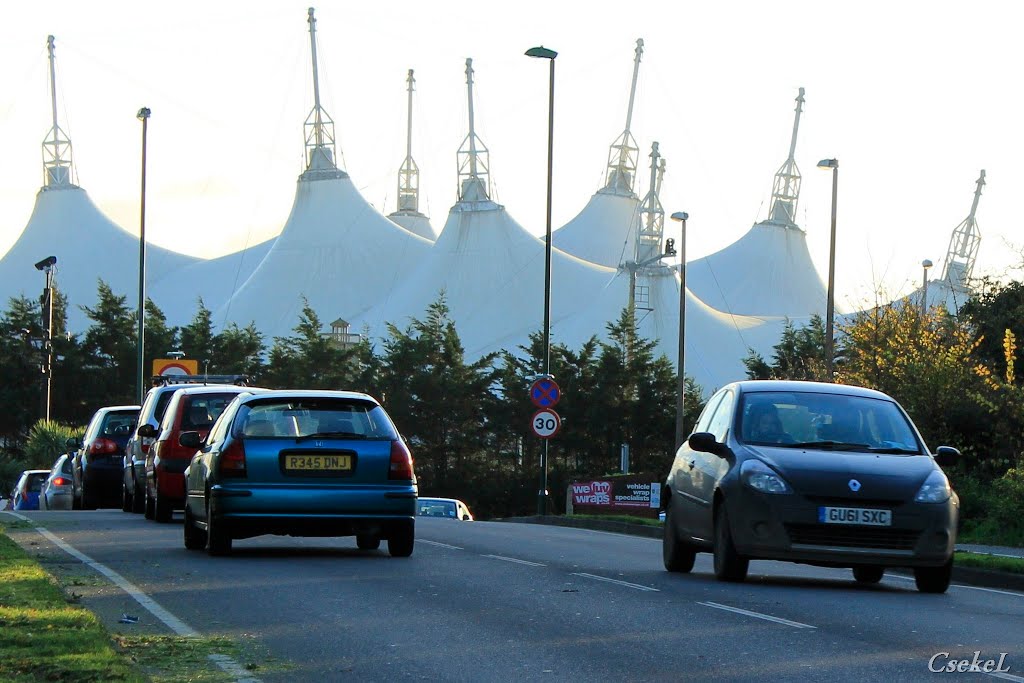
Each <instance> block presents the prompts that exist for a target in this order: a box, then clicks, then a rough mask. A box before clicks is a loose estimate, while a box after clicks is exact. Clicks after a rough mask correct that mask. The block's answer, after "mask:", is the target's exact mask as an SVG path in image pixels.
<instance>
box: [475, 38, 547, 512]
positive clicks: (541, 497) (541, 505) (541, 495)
mask: <svg viewBox="0 0 1024 683" xmlns="http://www.w3.org/2000/svg"><path fill="white" fill-rule="evenodd" d="M526 55H527V56H528V57H541V58H544V59H547V60H549V62H550V63H551V65H550V72H549V73H550V76H549V77H548V201H547V213H546V221H545V230H544V236H545V239H544V352H543V353H544V376H545V377H551V178H552V168H553V161H554V134H555V57H557V56H558V53H557V52H555V51H554V50H548V49H547V48H544V47H539V48H537V47H535V48H531V49H529V50H527V51H526ZM471 111H472V110H471ZM547 511H548V439H544V444H543V446H542V450H541V456H540V490H539V491H538V492H537V514H538V515H546V514H547Z"/></svg>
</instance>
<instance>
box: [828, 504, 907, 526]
mask: <svg viewBox="0 0 1024 683" xmlns="http://www.w3.org/2000/svg"><path fill="white" fill-rule="evenodd" d="M818 521H819V522H821V523H822V524H856V525H859V526H892V510H868V509H865V508H831V507H819V508H818Z"/></svg>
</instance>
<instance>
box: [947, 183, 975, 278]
mask: <svg viewBox="0 0 1024 683" xmlns="http://www.w3.org/2000/svg"><path fill="white" fill-rule="evenodd" d="M975 182H976V183H977V185H978V186H977V188H976V189H975V190H974V202H973V203H972V204H971V213H970V214H969V215H968V216H967V218H965V219H964V222H963V223H961V224H960V225H958V226H956V228H955V229H954V230H953V235H952V237H950V240H949V250H948V251H947V252H946V265H945V267H944V269H943V273H942V278H943V279H944V280H946V281H947V282H949V284H951V285H953V286H954V287H966V286H967V284H968V282H969V281H970V279H971V276H972V274H973V273H974V263H975V261H977V259H978V247H979V246H980V245H981V233H980V232H979V230H978V222H977V221H976V220H975V218H974V217H975V214H976V213H977V212H978V200H980V199H981V188H983V187H985V170H984V169H982V171H981V175H980V176H978V180H977V181H975Z"/></svg>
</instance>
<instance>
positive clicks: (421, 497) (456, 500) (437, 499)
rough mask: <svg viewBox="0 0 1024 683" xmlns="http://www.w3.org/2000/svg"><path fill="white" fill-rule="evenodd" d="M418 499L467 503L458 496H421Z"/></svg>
mask: <svg viewBox="0 0 1024 683" xmlns="http://www.w3.org/2000/svg"><path fill="white" fill-rule="evenodd" d="M418 500H421V501H422V500H436V501H438V502H442V503H462V504H463V505H466V504H465V503H463V502H462V501H461V500H459V499H458V498H438V497H437V496H420V497H419V499H418ZM466 507H469V506H468V505H466Z"/></svg>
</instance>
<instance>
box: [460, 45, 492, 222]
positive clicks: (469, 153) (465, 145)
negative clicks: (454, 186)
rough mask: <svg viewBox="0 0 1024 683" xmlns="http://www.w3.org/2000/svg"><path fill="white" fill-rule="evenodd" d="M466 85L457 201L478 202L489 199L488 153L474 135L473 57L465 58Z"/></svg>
mask: <svg viewBox="0 0 1024 683" xmlns="http://www.w3.org/2000/svg"><path fill="white" fill-rule="evenodd" d="M466 86H467V88H468V99H469V134H468V135H467V136H466V139H465V140H463V141H462V146H460V147H459V151H458V154H457V155H456V156H457V157H458V162H459V201H460V202H480V201H486V200H488V199H490V195H489V194H488V191H487V176H488V171H487V167H488V165H489V163H490V162H489V153H488V151H487V147H486V146H485V145H484V143H483V141H482V140H480V138H478V137H477V135H476V124H475V122H474V120H473V59H472V58H467V59H466Z"/></svg>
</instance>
